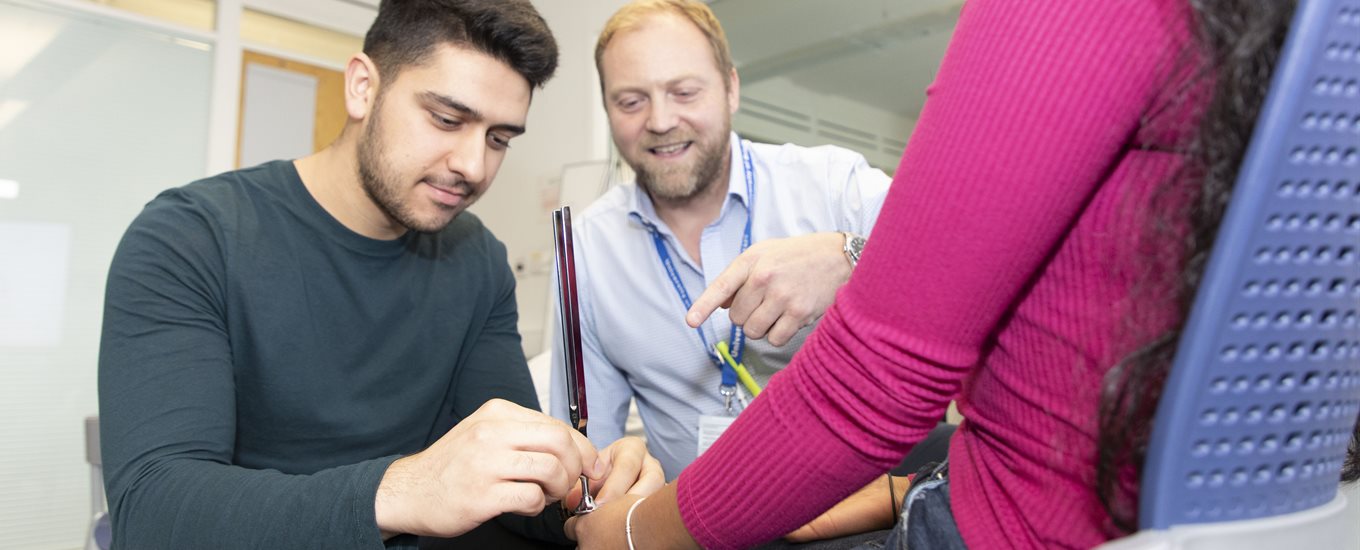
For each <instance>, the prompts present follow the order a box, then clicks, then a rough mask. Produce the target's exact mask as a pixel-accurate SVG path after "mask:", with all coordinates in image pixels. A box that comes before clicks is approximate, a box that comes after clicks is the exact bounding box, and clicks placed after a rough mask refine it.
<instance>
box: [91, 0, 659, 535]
mask: <svg viewBox="0 0 1360 550" xmlns="http://www.w3.org/2000/svg"><path fill="white" fill-rule="evenodd" d="M556 63H557V50H556V45H555V42H554V40H553V38H552V35H551V33H550V32H549V31H548V29H547V26H546V24H545V23H544V22H543V20H542V18H541V17H540V16H539V15H538V14H537V12H536V11H534V9H533V8H532V6H530V5H529V3H528V2H527V1H513V2H511V1H505V0H477V1H473V0H466V1H457V0H423V1H415V0H401V1H394V0H386V1H384V2H383V4H382V5H381V7H380V8H379V14H378V18H377V20H376V21H375V22H374V25H373V28H372V29H370V31H369V33H368V36H367V37H366V39H365V43H364V52H363V53H360V54H356V55H355V56H354V57H353V58H351V60H350V61H349V64H348V66H347V69H346V72H345V106H346V109H347V111H348V116H349V122H348V124H347V125H346V128H345V130H344V132H343V133H342V134H341V136H340V138H339V139H338V140H337V141H336V142H335V143H334V144H332V145H331V146H329V147H327V148H326V149H324V150H322V151H320V152H318V153H316V154H314V155H311V156H309V157H306V158H302V159H298V160H296V161H291V162H288V161H277V162H272V163H268V164H264V165H261V166H258V167H254V168H250V169H245V170H239V171H235V172H229V173H226V174H222V175H219V176H215V177H212V178H208V179H205V180H202V181H199V182H195V183H192V184H189V185H187V186H184V187H180V188H176V189H171V190H169V191H166V192H164V193H162V194H161V195H160V196H159V197H157V198H156V199H155V200H153V201H152V202H151V203H150V204H148V205H147V207H146V209H145V210H144V211H143V212H142V214H141V215H140V216H139V217H138V218H137V220H136V221H134V222H133V224H132V226H131V227H130V228H129V229H128V231H127V233H126V235H125V236H124V238H123V241H122V243H121V244H120V245H119V248H118V252H117V254H116V256H115V258H114V261H113V265H112V267H111V269H110V274H109V281H108V287H107V296H106V305H105V319H104V328H103V340H102V344H101V350H100V358H99V395H100V415H101V424H102V426H101V429H102V441H103V458H104V466H105V469H106V473H107V482H106V486H107V492H108V497H109V505H110V510H111V514H112V521H113V525H112V526H113V534H114V545H115V546H116V547H121V548H138V549H142V548H232V547H240V548H266V547H267V548H295V547H318V548H380V547H383V546H384V545H386V546H388V547H392V546H405V547H414V546H415V545H416V537H415V536H411V535H426V536H434V537H451V536H457V535H462V534H465V533H467V532H469V531H470V530H472V529H474V528H477V527H478V526H479V525H481V524H483V523H485V522H487V521H489V520H492V519H494V518H500V519H499V521H498V523H501V524H503V525H505V526H507V527H510V529H511V530H513V531H517V532H519V533H521V534H523V535H527V536H529V537H530V538H535V539H539V540H544V541H550V542H558V543H565V542H568V538H567V537H566V536H565V535H567V533H564V531H563V523H562V520H561V518H560V517H559V516H558V512H557V507H556V506H549V505H550V504H552V503H554V502H557V501H559V500H562V499H564V498H567V496H568V493H569V491H570V490H571V489H572V488H573V486H574V485H576V480H577V477H578V476H579V475H580V474H586V475H588V476H590V477H592V478H593V479H596V480H603V488H602V489H601V495H600V496H601V497H602V498H603V499H608V498H609V497H610V496H613V495H619V494H622V493H623V492H625V491H629V490H631V491H636V492H644V493H645V492H650V491H651V490H654V489H655V488H657V487H659V486H660V485H661V482H662V481H661V477H662V476H661V470H660V467H659V465H658V464H657V463H656V461H655V460H654V459H652V458H651V457H649V456H647V454H646V450H645V448H644V446H643V445H642V443H641V442H640V441H637V440H635V439H633V440H625V441H621V442H620V443H618V444H615V445H611V446H610V447H607V448H605V449H602V450H600V451H598V452H597V451H596V450H595V449H594V448H593V447H592V446H591V445H590V443H589V442H588V441H586V440H585V439H584V438H583V437H581V436H580V435H579V434H577V433H576V432H575V431H574V430H572V429H570V428H569V427H568V426H567V425H566V424H564V423H562V422H560V421H556V420H553V419H551V418H549V417H547V416H544V415H542V414H541V413H539V412H538V411H537V409H538V403H537V400H536V398H535V393H534V391H533V386H532V382H531V381H530V378H529V373H528V369H527V366H526V364H525V361H524V356H523V354H522V352H521V350H520V341H519V335H518V333H517V331H516V317H517V315H516V308H515V299H514V278H513V276H512V273H511V271H510V269H509V267H508V265H507V263H506V257H505V256H506V255H505V247H504V245H502V244H501V243H500V242H499V241H497V240H496V239H495V237H493V236H492V235H491V234H490V232H489V231H487V229H486V228H485V227H484V226H483V225H482V224H481V222H480V221H479V220H478V219H477V218H476V217H475V216H473V215H472V214H468V213H463V210H464V209H466V208H467V206H468V205H470V204H471V203H472V202H474V201H475V200H476V199H477V198H478V197H479V196H481V194H482V193H484V192H486V190H487V188H488V187H489V186H490V184H491V181H492V179H493V177H494V176H495V174H496V171H497V169H498V168H499V166H500V163H501V161H502V159H503V158H504V155H505V150H506V147H507V145H508V142H509V141H510V139H512V138H513V137H515V136H517V135H519V134H520V133H522V132H523V131H524V127H525V118H526V116H527V112H528V107H529V100H530V97H531V94H532V89H533V88H534V87H538V86H541V85H542V84H543V82H544V81H546V80H547V79H548V78H549V77H550V76H551V75H552V73H553V71H554V70H555V67H556ZM596 485H597V484H592V487H594V486H596Z"/></svg>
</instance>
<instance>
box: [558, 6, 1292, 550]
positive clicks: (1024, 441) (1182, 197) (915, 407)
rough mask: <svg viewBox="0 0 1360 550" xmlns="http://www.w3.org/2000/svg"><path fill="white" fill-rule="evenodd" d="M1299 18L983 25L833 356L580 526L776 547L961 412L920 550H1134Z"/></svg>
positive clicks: (851, 304) (801, 358)
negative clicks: (1150, 474) (1284, 47)
mask: <svg viewBox="0 0 1360 550" xmlns="http://www.w3.org/2000/svg"><path fill="white" fill-rule="evenodd" d="M1291 13H1292V3H1289V2H1273V1H1272V2H1260V1H1255V2H1253V1H1247V0H1235V1H1234V0H1194V1H1191V2H1190V5H1187V2H1186V1H1185V0H1127V1H1123V0H1121V1H1111V0H1100V1H1091V2H1071V1H1066V0H1026V1H1022V2H1017V1H1014V0H972V1H970V2H969V3H968V4H967V5H966V6H965V7H964V9H963V12H962V16H961V18H960V20H959V23H958V27H957V30H956V31H955V35H954V37H953V42H952V43H951V45H950V48H949V51H948V53H947V54H946V55H945V58H944V61H943V64H942V65H941V67H940V71H939V74H938V76H937V79H936V81H935V83H934V84H933V85H932V86H931V89H930V90H929V99H928V100H927V102H926V104H925V108H924V110H923V111H922V113H921V117H920V119H919V121H918V123H917V126H916V129H915V132H914V134H913V135H912V137H911V142H910V145H909V146H908V147H907V150H906V152H905V155H904V156H903V158H902V163H901V165H900V167H899V168H898V170H897V172H896V178H895V181H894V183H893V186H892V190H891V192H890V194H889V196H888V199H887V202H886V204H885V205H884V206H883V211H882V214H881V215H880V217H879V222H878V225H877V227H875V229H874V232H873V237H872V239H871V240H870V243H869V245H868V247H867V249H866V250H865V252H864V256H863V260H862V261H861V262H860V264H859V267H858V268H856V271H855V273H854V275H853V277H852V279H851V281H850V282H849V284H848V285H847V286H846V287H844V288H843V289H842V290H841V291H840V293H839V294H838V296H837V300H836V303H835V305H834V306H833V307H832V308H831V309H830V310H828V312H827V314H826V316H825V317H824V318H823V320H822V321H821V325H820V326H819V328H818V329H817V331H816V332H815V333H814V334H813V336H812V337H811V338H810V339H809V340H808V341H807V343H806V344H805V345H804V347H803V348H802V350H801V351H800V352H799V353H798V355H797V356H796V358H795V360H794V362H793V363H792V364H791V365H790V367H789V368H788V369H787V370H785V371H784V372H783V373H782V374H780V375H779V376H777V377H775V379H774V380H773V381H772V382H771V384H770V386H769V388H768V389H767V390H766V391H765V392H764V393H763V394H762V396H761V398H760V399H757V400H756V401H755V402H754V403H753V405H752V407H751V408H750V409H748V410H747V411H745V412H743V413H742V415H741V416H740V417H739V419H738V420H737V422H736V423H735V424H734V425H733V426H732V428H730V430H729V431H728V432H727V433H726V435H725V436H724V437H722V438H721V439H720V440H719V441H718V442H717V444H716V445H714V446H713V447H712V448H711V449H709V450H708V452H707V453H705V454H704V455H703V456H702V457H700V458H699V460H697V461H696V462H694V463H693V464H692V465H691V466H690V467H689V468H687V469H686V470H685V471H684V473H683V474H681V476H680V477H679V479H678V480H677V481H676V483H675V484H672V485H670V486H667V487H666V488H665V489H663V490H662V491H660V492H658V493H657V494H655V495H652V496H650V497H648V498H646V499H645V500H644V501H642V502H641V504H640V505H639V504H637V497H628V498H624V499H620V500H616V501H613V502H611V503H610V504H608V505H606V506H604V507H603V508H602V509H601V510H599V511H597V512H595V513H594V514H592V515H590V516H587V517H585V518H581V519H580V520H579V521H578V523H577V525H576V527H577V528H578V534H579V535H580V537H581V538H580V540H581V541H582V542H583V547H591V546H594V545H599V546H602V547H628V545H629V544H630V543H629V541H628V540H627V539H626V538H625V532H624V531H625V530H624V524H625V518H626V517H627V516H630V515H631V519H630V520H629V521H628V523H629V524H630V525H631V531H632V532H631V536H632V541H631V542H632V543H635V544H636V546H637V548H641V549H652V548H671V547H691V546H694V545H696V544H697V545H701V546H703V547H707V548H741V547H749V546H752V545H754V544H757V543H760V542H764V541H768V540H772V539H774V538H777V537H780V536H782V535H784V534H786V533H788V532H790V531H792V530H794V529H795V528H797V527H799V526H800V525H803V524H804V523H806V522H808V521H809V520H811V519H813V518H815V517H817V516H818V514H820V513H822V512H823V511H824V510H826V509H827V508H828V507H830V506H832V505H833V504H835V503H837V502H838V501H840V500H841V499H843V498H845V497H846V496H847V495H849V494H850V493H852V492H854V491H855V490H856V489H858V488H860V487H862V486H864V484H865V483H868V482H869V481H870V480H871V479H874V478H875V477H876V476H878V475H880V474H881V473H882V472H883V471H885V470H886V469H888V468H889V467H890V466H892V465H894V464H896V463H897V462H898V460H900V459H901V457H902V456H903V455H904V454H905V453H907V452H908V451H909V450H910V449H911V447H912V446H913V445H914V444H915V443H917V442H918V441H920V440H921V439H922V438H923V437H924V436H925V435H926V433H927V432H928V431H929V430H930V428H931V427H932V426H934V425H935V422H936V420H937V419H939V418H940V417H941V416H942V415H943V412H944V409H945V407H946V406H947V404H948V403H949V401H950V400H955V399H957V401H958V403H959V407H960V410H961V412H962V413H963V415H964V416H965V417H966V418H967V420H966V421H964V422H963V424H961V425H960V427H959V429H958V432H957V433H956V434H955V436H954V438H953V441H952V443H951V447H950V459H949V467H948V473H947V480H948V481H947V483H941V484H932V486H934V487H937V488H938V489H943V490H936V491H934V492H927V494H924V495H922V496H923V497H924V498H925V500H924V501H923V502H924V503H925V504H927V505H928V504H930V503H931V502H934V503H935V506H934V509H935V510H937V511H938V510H944V511H945V513H944V515H943V520H941V519H939V518H938V517H934V518H932V520H931V521H929V522H928V523H929V524H930V525H929V527H931V528H932V530H933V532H930V533H925V534H926V535H927V536H925V538H923V539H919V540H920V541H921V544H923V545H927V546H929V547H939V548H950V547H958V546H959V543H960V542H962V543H964V544H966V545H967V546H969V547H973V548H1052V547H1064V548H1088V547H1091V546H1093V545H1096V544H1099V543H1101V542H1102V541H1105V540H1108V539H1110V538H1112V537H1115V536H1119V535H1121V534H1122V533H1125V532H1127V531H1128V529H1130V528H1131V526H1132V525H1133V520H1134V518H1133V515H1134V512H1135V511H1136V505H1135V504H1136V499H1137V494H1136V480H1137V472H1138V468H1139V467H1140V466H1141V455H1140V454H1139V449H1142V448H1143V447H1144V446H1145V445H1144V444H1145V442H1146V441H1147V437H1148V432H1149V429H1150V427H1149V421H1150V418H1151V417H1152V412H1153V407H1155V404H1156V400H1157V397H1158V395H1159V394H1160V385H1159V384H1160V382H1156V381H1157V380H1160V378H1159V376H1160V374H1162V373H1165V372H1166V369H1167V367H1168V363H1169V358H1170V350H1171V349H1172V347H1173V346H1174V342H1175V334H1176V330H1177V329H1178V328H1179V326H1180V323H1181V320H1182V317H1183V313H1182V312H1183V310H1184V307H1185V304H1187V303H1188V302H1189V300H1190V299H1191V298H1192V297H1193V291H1194V289H1193V287H1192V286H1190V285H1187V284H1182V283H1181V282H1182V281H1193V280H1195V275H1196V274H1197V273H1199V272H1200V271H1201V270H1202V266H1203V261H1204V259H1205V257H1206V256H1207V252H1208V249H1209V245H1210V243H1211V242H1212V235H1213V229H1214V228H1215V227H1216V226H1217V223H1218V220H1219V216H1220V215H1221V208H1222V205H1223V204H1225V203H1226V196H1227V194H1228V192H1229V191H1230V188H1231V185H1232V183H1233V181H1234V177H1235V174H1236V167H1237V164H1238V163H1239V162H1240V160H1241V157H1242V154H1243V151H1244V149H1245V145H1246V141H1247V139H1248V137H1249V135H1250V129H1251V125H1252V122H1253V120H1254V119H1255V115H1256V111H1257V109H1259V106H1260V102H1261V98H1262V96H1263V95H1264V91H1265V89H1266V86H1267V84H1268V75H1269V73H1270V70H1271V68H1272V67H1273V63H1274V59H1275V56H1276V55H1277V53H1278V49H1279V45H1280V43H1281V42H1282V40H1283V37H1284V34H1285V31H1286V29H1287V26H1288V21H1289V16H1290V14H1291ZM1205 60H1208V62H1206V61H1205ZM1211 76H1212V78H1211ZM1157 228H1163V229H1162V230H1158V229H1157ZM1187 237H1191V238H1187ZM1186 242H1188V243H1190V244H1189V245H1188V246H1184V247H1182V246H1181V245H1182V243H1186ZM1144 384H1150V385H1144ZM1140 388H1141V389H1140ZM1124 390H1129V391H1124ZM920 481H921V480H918V482H917V483H918V484H920ZM883 505H884V506H885V507H886V505H887V504H886V503H884V504H883ZM929 508H930V506H926V509H929ZM950 512H952V519H953V522H952V523H951V522H949V521H948V520H949V518H950V515H951V514H950ZM914 513H915V508H913V514H914ZM923 523H926V522H923ZM914 524H915V522H914V521H909V525H908V532H910V531H911V530H914V529H916V526H915V525H914ZM923 533H924V532H923ZM911 536H912V535H909V538H910V537H911ZM917 536H920V535H919V534H918V535H917ZM912 542H913V543H914V544H915V543H917V542H918V541H917V540H912Z"/></svg>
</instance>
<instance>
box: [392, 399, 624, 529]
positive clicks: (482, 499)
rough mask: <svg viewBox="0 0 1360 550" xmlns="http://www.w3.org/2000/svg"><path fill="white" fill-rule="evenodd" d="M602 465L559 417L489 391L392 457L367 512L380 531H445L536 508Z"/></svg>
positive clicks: (597, 471)
mask: <svg viewBox="0 0 1360 550" xmlns="http://www.w3.org/2000/svg"><path fill="white" fill-rule="evenodd" d="M608 468H609V465H608V464H604V463H603V461H597V454H596V452H595V447H594V446H592V445H591V444H590V441H589V440H587V439H586V438H585V436H582V435H581V434H579V433H577V432H576V430H573V429H572V428H571V427H569V426H567V425H566V424H565V423H563V422H562V421H560V420H557V419H554V418H552V417H549V416H546V415H544V414H543V413H540V412H538V411H534V410H530V409H526V408H523V407H520V406H519V405H515V404H514V403H511V402H509V401H503V400H500V399H493V400H491V401H488V402H487V403H486V404H485V405H482V407H481V408H479V409H477V411H476V412H474V413H472V415H470V416H468V417H467V418H465V419H463V421H462V422H459V423H458V425H457V426H454V427H453V429H452V430H449V432H448V433H446V434H444V436H443V437H441V438H439V440H438V441H436V442H435V443H434V444H433V445H431V446H430V447H429V448H427V449H425V450H423V451H421V452H419V453H416V454H413V455H411V456H407V457H404V458H401V459H398V460H397V461H396V462H393V463H392V465H391V466H389V467H388V468H387V472H386V473H385V474H384V475H383V479H382V483H381V484H380V485H379V486H378V495H377V498H376V500H375V502H374V512H375V514H376V516H377V521H378V528H379V529H380V530H382V533H383V538H388V537H390V536H392V535H395V534H398V533H411V534H416V535H430V536H439V537H452V536H457V535H460V534H463V533H466V532H467V531H469V530H471V529H472V528H473V527H476V526H478V525H481V524H482V523H483V522H486V521H487V520H490V519H491V518H494V517H496V516H498V515H501V514H503V513H505V512H514V513H516V514H523V515H537V514H538V513H540V512H542V511H543V508H544V507H545V506H547V505H548V504H550V503H552V502H556V501H558V500H561V499H562V498H563V497H565V496H567V492H568V491H570V490H571V488H572V486H573V485H575V484H576V483H577V479H578V478H579V477H580V475H581V473H582V472H584V473H585V474H586V475H587V476H590V477H592V478H603V477H604V475H603V474H604V472H605V471H607V470H608ZM625 468H627V467H625Z"/></svg>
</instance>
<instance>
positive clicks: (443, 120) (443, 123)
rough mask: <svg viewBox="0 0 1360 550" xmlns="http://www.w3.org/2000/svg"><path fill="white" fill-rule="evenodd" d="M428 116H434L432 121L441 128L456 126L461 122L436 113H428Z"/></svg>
mask: <svg viewBox="0 0 1360 550" xmlns="http://www.w3.org/2000/svg"><path fill="white" fill-rule="evenodd" d="M430 116H431V117H433V118H434V123H435V124H436V125H438V126H440V127H443V128H457V127H458V125H459V124H461V121H459V120H457V119H452V118H448V117H446V116H443V115H440V114H438V113H430Z"/></svg>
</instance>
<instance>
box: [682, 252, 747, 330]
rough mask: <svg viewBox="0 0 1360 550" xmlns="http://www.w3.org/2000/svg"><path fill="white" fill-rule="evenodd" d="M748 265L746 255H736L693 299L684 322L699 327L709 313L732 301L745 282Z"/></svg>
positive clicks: (711, 313)
mask: <svg viewBox="0 0 1360 550" xmlns="http://www.w3.org/2000/svg"><path fill="white" fill-rule="evenodd" d="M750 271H751V268H750V265H748V262H747V260H746V255H745V254H742V255H741V256H737V259H736V260H733V261H732V264H731V265H729V266H727V269H724V270H723V272H722V273H721V274H719V275H718V277H717V278H716V279H713V284H711V285H708V288H706V289H704V293H703V294H700V295H699V299H697V300H695V301H694V305H693V306H691V307H690V308H689V312H688V313H686V314H685V323H687V324H689V326H690V327H692V328H699V325H702V324H704V321H707V320H708V316H709V315H713V312H714V311H715V310H717V309H718V308H720V307H723V306H726V305H729V304H731V303H732V297H733V296H735V295H736V294H737V291H739V290H741V287H742V285H744V284H745V283H746V277H747V276H749V275H750Z"/></svg>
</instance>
